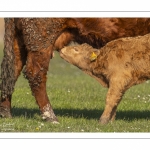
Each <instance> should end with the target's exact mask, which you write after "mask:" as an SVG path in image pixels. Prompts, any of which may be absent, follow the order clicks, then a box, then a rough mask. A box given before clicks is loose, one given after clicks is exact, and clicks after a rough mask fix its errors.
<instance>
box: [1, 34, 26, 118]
mask: <svg viewBox="0 0 150 150" xmlns="http://www.w3.org/2000/svg"><path fill="white" fill-rule="evenodd" d="M12 54H14V56H15V57H14V60H13V63H14V64H13V63H11V64H9V65H11V66H8V65H7V64H8V62H9V59H11V57H12V56H11V55H9V57H7V56H5V55H4V58H3V61H2V65H1V66H2V73H1V74H2V80H3V81H2V85H3V86H2V87H1V90H2V93H1V100H0V116H1V117H5V118H8V117H9V118H10V117H12V115H11V98H12V93H11V92H10V93H9V94H7V93H8V92H7V90H9V89H6V87H7V86H5V84H6V83H7V81H6V80H10V79H11V78H14V79H13V80H12V81H13V83H11V85H10V86H12V88H14V86H15V82H16V81H17V79H18V77H19V75H20V72H21V71H22V68H23V66H24V65H25V62H26V50H25V46H24V45H23V41H22V39H21V37H20V36H17V34H15V37H14V44H13V53H12ZM8 67H12V68H14V69H13V70H12V72H11V73H10V71H9V70H11V69H9V68H8ZM6 73H7V75H5V74H6ZM6 77H7V78H6ZM12 92H13V91H12Z"/></svg>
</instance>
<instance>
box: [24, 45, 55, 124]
mask: <svg viewBox="0 0 150 150" xmlns="http://www.w3.org/2000/svg"><path fill="white" fill-rule="evenodd" d="M51 57H52V47H51V46H50V47H48V48H46V49H42V50H39V51H30V52H29V53H28V56H27V63H26V67H25V69H24V75H25V77H26V78H27V79H28V81H29V85H30V87H31V90H32V94H33V96H34V97H35V99H36V102H37V104H38V106H39V109H40V111H41V113H42V118H43V119H44V120H47V121H50V122H52V123H58V120H57V118H56V116H55V114H54V112H53V109H52V106H51V104H50V101H49V99H48V96H47V92H46V75H47V71H48V66H49V61H50V58H51Z"/></svg>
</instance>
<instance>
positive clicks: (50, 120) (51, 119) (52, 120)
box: [45, 117, 59, 124]
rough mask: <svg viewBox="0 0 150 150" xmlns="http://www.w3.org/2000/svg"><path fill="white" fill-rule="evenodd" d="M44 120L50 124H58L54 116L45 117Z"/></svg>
mask: <svg viewBox="0 0 150 150" xmlns="http://www.w3.org/2000/svg"><path fill="white" fill-rule="evenodd" d="M45 121H47V122H51V123H52V124H59V122H58V119H57V118H56V117H55V118H46V119H45Z"/></svg>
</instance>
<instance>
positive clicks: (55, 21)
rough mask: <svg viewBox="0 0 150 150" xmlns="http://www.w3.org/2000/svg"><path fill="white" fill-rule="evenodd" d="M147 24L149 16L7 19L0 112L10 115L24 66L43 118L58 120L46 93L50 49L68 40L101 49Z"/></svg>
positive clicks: (148, 27)
mask: <svg viewBox="0 0 150 150" xmlns="http://www.w3.org/2000/svg"><path fill="white" fill-rule="evenodd" d="M149 24H150V19H149V18H138V19H136V18H129V19H128V18H18V19H17V18H15V19H14V18H6V19H5V40H4V58H3V61H2V65H1V69H2V70H1V77H2V83H1V101H0V115H1V116H2V117H11V113H10V110H11V96H12V93H13V90H14V85H15V82H16V80H17V78H18V76H19V75H20V72H21V70H22V69H23V67H24V66H25V68H24V74H25V77H26V78H27V79H28V81H29V84H30V87H31V90H32V93H33V95H34V96H35V99H36V101H37V104H38V106H39V108H40V111H41V113H42V118H43V119H46V120H48V121H51V122H54V123H55V122H58V120H57V118H56V116H55V114H54V112H53V109H52V106H51V105H50V102H49V99H48V96H47V93H46V74H47V70H48V66H49V61H50V58H52V54H53V50H55V49H56V50H59V49H61V48H62V47H63V46H65V45H67V44H68V43H69V42H70V41H76V42H78V43H85V42H86V43H88V44H90V45H92V46H93V47H95V48H100V47H102V46H104V45H105V44H106V43H107V42H109V41H111V40H114V39H117V38H120V37H127V36H137V35H144V34H147V33H149V31H150V25H149Z"/></svg>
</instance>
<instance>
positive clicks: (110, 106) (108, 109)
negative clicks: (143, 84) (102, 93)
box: [99, 84, 124, 124]
mask: <svg viewBox="0 0 150 150" xmlns="http://www.w3.org/2000/svg"><path fill="white" fill-rule="evenodd" d="M123 93H124V89H123V88H122V87H120V85H119V86H118V85H115V84H112V86H110V87H109V89H108V93H107V96H106V104H105V109H104V112H103V114H102V115H101V117H100V120H99V122H100V124H107V123H108V122H109V121H113V120H114V119H115V115H116V110H117V106H118V104H119V102H120V101H121V98H122V96H123Z"/></svg>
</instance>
